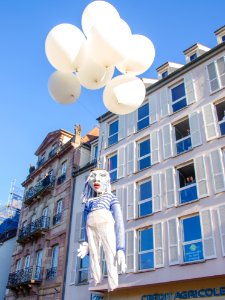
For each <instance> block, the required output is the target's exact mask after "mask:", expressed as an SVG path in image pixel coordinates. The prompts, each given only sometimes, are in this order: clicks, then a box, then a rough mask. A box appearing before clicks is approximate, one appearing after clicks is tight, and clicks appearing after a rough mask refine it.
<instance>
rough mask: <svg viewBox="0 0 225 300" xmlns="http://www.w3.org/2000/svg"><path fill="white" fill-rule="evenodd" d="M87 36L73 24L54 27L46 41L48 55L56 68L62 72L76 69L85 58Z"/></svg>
mask: <svg viewBox="0 0 225 300" xmlns="http://www.w3.org/2000/svg"><path fill="white" fill-rule="evenodd" d="M84 42H85V36H84V34H83V33H82V31H81V30H80V29H79V28H77V27H76V26H74V25H72V24H60V25H57V26H55V27H54V28H52V30H51V31H50V32H49V33H48V35H47V38H46V41H45V53H46V56H47V58H48V60H49V62H50V64H52V66H53V67H54V68H56V69H57V70H59V71H61V72H67V73H71V72H73V71H75V70H76V69H77V68H79V66H80V65H81V64H82V62H83V61H84V59H85V52H84V49H83V48H84V47H83V44H84Z"/></svg>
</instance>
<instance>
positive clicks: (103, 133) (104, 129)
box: [98, 122, 108, 153]
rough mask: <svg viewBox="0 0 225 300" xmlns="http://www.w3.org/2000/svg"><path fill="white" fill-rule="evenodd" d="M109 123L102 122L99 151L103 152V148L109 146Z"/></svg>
mask: <svg viewBox="0 0 225 300" xmlns="http://www.w3.org/2000/svg"><path fill="white" fill-rule="evenodd" d="M107 131H108V124H107V123H106V122H103V123H101V124H100V130H99V145H98V149H99V153H101V149H105V148H106V147H107V138H108V132H107Z"/></svg>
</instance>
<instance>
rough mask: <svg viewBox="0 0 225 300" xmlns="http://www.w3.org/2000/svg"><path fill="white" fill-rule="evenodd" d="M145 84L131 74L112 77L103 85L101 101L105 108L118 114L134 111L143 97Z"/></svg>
mask: <svg viewBox="0 0 225 300" xmlns="http://www.w3.org/2000/svg"><path fill="white" fill-rule="evenodd" d="M145 93H146V90H145V85H144V83H143V82H142V80H141V79H139V78H137V77H135V76H131V75H120V76H117V77H114V78H113V79H112V80H111V81H110V82H109V83H108V84H107V85H106V87H105V89H104V92H103V102H104V104H105V106H106V108H107V109H108V110H109V111H111V112H113V113H115V114H118V115H125V114H128V113H131V112H133V111H135V110H136V109H137V108H138V107H139V106H140V105H141V104H142V103H143V101H144V99H145Z"/></svg>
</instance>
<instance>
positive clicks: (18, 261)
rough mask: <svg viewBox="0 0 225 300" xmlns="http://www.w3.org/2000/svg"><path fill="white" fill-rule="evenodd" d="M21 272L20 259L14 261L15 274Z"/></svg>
mask: <svg viewBox="0 0 225 300" xmlns="http://www.w3.org/2000/svg"><path fill="white" fill-rule="evenodd" d="M19 270H21V258H20V259H18V260H17V261H16V272H18V271H19Z"/></svg>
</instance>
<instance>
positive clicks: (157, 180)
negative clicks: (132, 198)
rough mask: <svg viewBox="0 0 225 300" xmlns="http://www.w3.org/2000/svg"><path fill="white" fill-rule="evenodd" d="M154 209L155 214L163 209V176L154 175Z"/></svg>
mask: <svg viewBox="0 0 225 300" xmlns="http://www.w3.org/2000/svg"><path fill="white" fill-rule="evenodd" d="M152 208H153V212H156V211H160V210H161V209H162V201H161V174H152Z"/></svg>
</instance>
